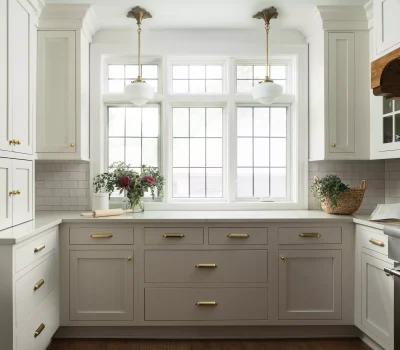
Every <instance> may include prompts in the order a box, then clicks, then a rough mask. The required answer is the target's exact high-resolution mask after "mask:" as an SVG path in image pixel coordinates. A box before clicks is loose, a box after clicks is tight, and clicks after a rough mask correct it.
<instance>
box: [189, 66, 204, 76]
mask: <svg viewBox="0 0 400 350" xmlns="http://www.w3.org/2000/svg"><path fill="white" fill-rule="evenodd" d="M205 78H206V66H189V79H205Z"/></svg>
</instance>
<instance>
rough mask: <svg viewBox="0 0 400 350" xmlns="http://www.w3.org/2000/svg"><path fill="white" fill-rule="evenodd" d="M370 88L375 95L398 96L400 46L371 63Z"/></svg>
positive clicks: (399, 88) (399, 96)
mask: <svg viewBox="0 0 400 350" xmlns="http://www.w3.org/2000/svg"><path fill="white" fill-rule="evenodd" d="M371 88H372V89H373V92H374V95H375V96H384V97H386V98H395V97H397V98H400V48H398V49H396V50H393V51H392V52H390V53H388V54H387V55H385V56H383V57H381V58H379V59H377V60H376V61H374V62H372V63H371Z"/></svg>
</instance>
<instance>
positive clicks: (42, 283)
mask: <svg viewBox="0 0 400 350" xmlns="http://www.w3.org/2000/svg"><path fill="white" fill-rule="evenodd" d="M43 285H44V280H43V279H42V280H40V281H38V282H37V283H36V284H35V285H34V286H33V290H38V289H39V288H40V287H41V286H43Z"/></svg>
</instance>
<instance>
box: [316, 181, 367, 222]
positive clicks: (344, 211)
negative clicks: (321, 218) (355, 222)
mask: <svg viewBox="0 0 400 350" xmlns="http://www.w3.org/2000/svg"><path fill="white" fill-rule="evenodd" d="M314 181H318V177H316V176H315V177H314ZM366 189H367V184H366V182H365V180H362V181H361V185H360V187H352V188H349V189H347V190H346V191H344V192H342V193H340V194H339V197H338V201H337V207H336V208H335V209H332V208H331V201H330V200H329V198H326V199H325V201H324V202H323V203H321V207H322V209H323V210H324V211H325V212H326V213H328V214H338V215H351V214H354V213H355V212H356V211H357V210H358V209H359V208H360V205H361V203H362V201H363V199H364V193H365V190H366Z"/></svg>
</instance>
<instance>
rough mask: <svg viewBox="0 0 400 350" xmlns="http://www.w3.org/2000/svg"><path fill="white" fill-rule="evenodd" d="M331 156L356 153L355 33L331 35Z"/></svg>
mask: <svg viewBox="0 0 400 350" xmlns="http://www.w3.org/2000/svg"><path fill="white" fill-rule="evenodd" d="M328 35H329V37H328V120H329V143H330V144H329V151H330V153H354V152H355V69H354V64H355V34H354V33H329V34H328Z"/></svg>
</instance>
